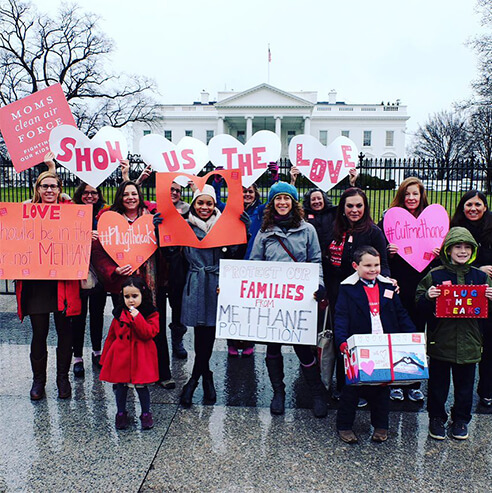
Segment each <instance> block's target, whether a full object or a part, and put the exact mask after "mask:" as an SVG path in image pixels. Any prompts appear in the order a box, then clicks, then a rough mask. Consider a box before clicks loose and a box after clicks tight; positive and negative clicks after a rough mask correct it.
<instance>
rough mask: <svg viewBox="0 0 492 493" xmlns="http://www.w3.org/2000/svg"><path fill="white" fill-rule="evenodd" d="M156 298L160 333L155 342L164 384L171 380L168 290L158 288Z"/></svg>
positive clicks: (160, 378)
mask: <svg viewBox="0 0 492 493" xmlns="http://www.w3.org/2000/svg"><path fill="white" fill-rule="evenodd" d="M156 298H157V310H158V311H159V333H158V334H157V335H156V336H155V337H154V342H155V345H156V347H157V361H158V364H159V381H161V382H162V381H165V380H169V379H170V378H171V369H170V361H169V346H168V343H167V335H166V328H167V327H166V290H165V289H164V288H158V290H157V297H156Z"/></svg>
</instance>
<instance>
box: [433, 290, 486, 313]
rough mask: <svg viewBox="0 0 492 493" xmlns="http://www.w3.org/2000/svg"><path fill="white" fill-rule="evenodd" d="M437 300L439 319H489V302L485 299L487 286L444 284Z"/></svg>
mask: <svg viewBox="0 0 492 493" xmlns="http://www.w3.org/2000/svg"><path fill="white" fill-rule="evenodd" d="M439 289H440V290H441V294H440V295H439V296H438V297H437V298H436V317H437V318H487V317H488V315H489V301H488V300H487V298H486V297H485V290H486V289H487V286H486V285H485V284H484V285H480V286H474V285H471V284H468V285H466V284H465V285H460V284H454V285H453V284H443V285H441V286H439Z"/></svg>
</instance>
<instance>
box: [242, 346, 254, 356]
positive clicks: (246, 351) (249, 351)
mask: <svg viewBox="0 0 492 493" xmlns="http://www.w3.org/2000/svg"><path fill="white" fill-rule="evenodd" d="M254 353H255V348H254V346H253V347H247V348H246V349H243V352H242V356H243V358H249V357H250V356H252V355H253V354H254Z"/></svg>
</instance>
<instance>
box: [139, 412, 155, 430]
mask: <svg viewBox="0 0 492 493" xmlns="http://www.w3.org/2000/svg"><path fill="white" fill-rule="evenodd" d="M140 421H141V422H142V430H150V429H152V428H153V427H154V420H153V419H152V413H150V412H149V413H143V414H142V415H141V416H140Z"/></svg>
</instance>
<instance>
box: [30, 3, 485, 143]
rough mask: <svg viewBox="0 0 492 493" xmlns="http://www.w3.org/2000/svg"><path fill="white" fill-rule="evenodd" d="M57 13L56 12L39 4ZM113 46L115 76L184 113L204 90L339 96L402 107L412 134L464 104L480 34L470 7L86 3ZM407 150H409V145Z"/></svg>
mask: <svg viewBox="0 0 492 493" xmlns="http://www.w3.org/2000/svg"><path fill="white" fill-rule="evenodd" d="M35 3H36V4H37V5H38V6H39V8H40V9H49V11H50V12H51V13H53V12H54V11H55V10H56V8H57V6H58V5H59V3H60V2H59V1H58V0H43V1H40V0H37V1H36V2H35ZM79 3H80V4H81V5H83V8H84V9H85V10H86V11H90V12H94V13H96V14H98V15H100V16H101V27H102V28H103V29H104V31H105V32H106V33H107V35H108V36H110V37H111V38H113V40H114V41H115V43H116V52H115V54H114V57H113V64H114V67H115V68H116V70H121V71H126V72H130V73H131V72H133V73H139V74H143V75H146V76H149V77H152V78H154V79H155V80H156V81H157V83H158V86H159V91H160V95H159V96H158V98H159V100H160V101H161V102H164V103H192V102H193V101H197V100H199V95H200V92H201V90H202V89H205V90H207V91H208V92H209V93H210V95H211V98H212V99H215V98H216V95H217V91H221V90H224V89H227V90H231V89H233V90H236V91H241V90H246V89H249V88H251V87H253V86H255V85H257V84H260V83H262V82H268V81H267V78H268V58H267V50H268V44H269V43H270V49H271V55H272V62H271V64H270V84H272V85H274V86H276V87H278V88H280V89H283V90H286V91H300V90H304V91H317V92H318V100H327V99H328V92H329V91H330V90H331V89H335V90H336V91H337V93H338V97H337V99H338V100H339V101H345V102H347V103H380V102H381V101H382V100H384V101H385V102H387V101H391V102H393V101H395V100H396V99H398V98H399V99H400V100H401V102H402V104H406V105H408V113H409V115H410V116H411V119H410V120H409V122H408V130H409V132H413V131H415V129H416V128H417V125H418V124H419V123H423V122H425V120H426V119H427V117H428V115H429V114H432V113H434V112H436V111H439V110H442V109H449V108H451V105H452V103H453V102H456V101H460V100H463V99H466V98H467V97H469V96H471V88H470V82H471V80H472V79H473V78H475V77H476V75H477V72H476V70H477V69H476V56H475V54H474V53H473V52H472V50H471V49H470V48H468V47H467V46H466V45H465V43H466V41H467V40H468V39H469V38H470V37H471V36H473V35H475V34H477V33H478V32H480V30H481V29H482V28H481V26H480V16H479V14H478V13H477V12H476V11H475V0H460V1H457V0H455V1H452V2H450V1H449V0H410V1H408V0H407V1H404V0H373V1H371V2H369V1H367V0H348V1H347V0H345V1H343V0H342V1H340V2H335V1H333V0H315V1H314V0H311V1H310V0H304V2H300V1H293V0H249V1H247V2H235V1H230V0H228V1H225V0H212V1H209V2H205V1H203V0H173V1H169V0H145V1H141V2H138V1H135V0H131V1H130V0H104V1H101V0H84V1H83V2H79ZM408 142H409V139H407V143H408Z"/></svg>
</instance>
